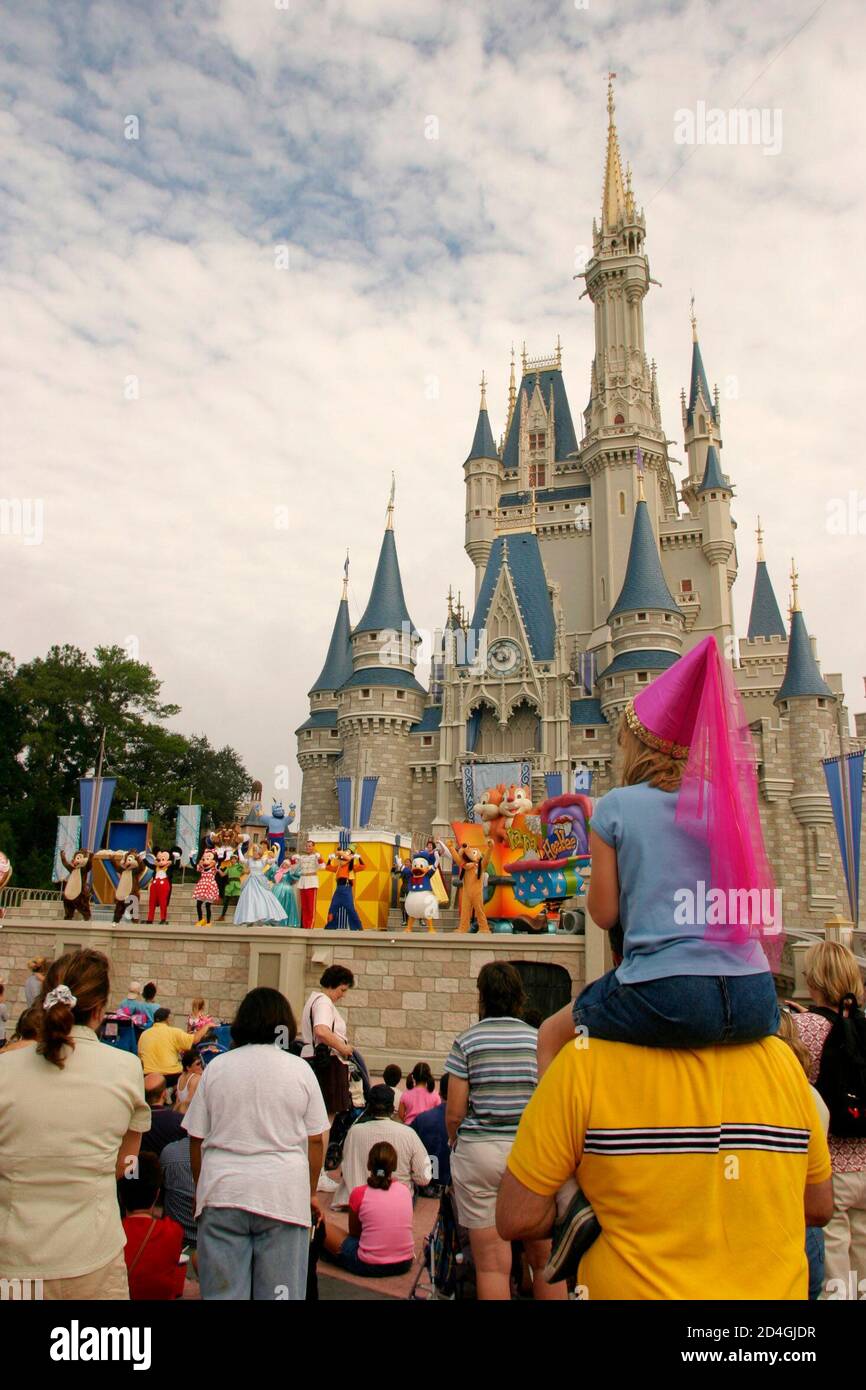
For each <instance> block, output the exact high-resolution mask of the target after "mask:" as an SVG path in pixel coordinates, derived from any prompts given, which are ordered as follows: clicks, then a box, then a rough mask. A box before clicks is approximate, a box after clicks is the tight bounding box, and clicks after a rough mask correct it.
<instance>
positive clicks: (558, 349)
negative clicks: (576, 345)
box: [556, 333, 562, 371]
mask: <svg viewBox="0 0 866 1390" xmlns="http://www.w3.org/2000/svg"><path fill="white" fill-rule="evenodd" d="M556 365H557V367H558V368H559V369H560V371H561V370H562V343H561V342H560V341H559V334H558V333H557V335H556Z"/></svg>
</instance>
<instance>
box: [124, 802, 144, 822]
mask: <svg viewBox="0 0 866 1390" xmlns="http://www.w3.org/2000/svg"><path fill="white" fill-rule="evenodd" d="M123 819H124V820H129V821H134V822H136V824H142V823H143V824H145V825H146V824H147V822H148V821H149V820H150V812H149V811H145V809H144V807H143V806H127V808H126V810H125V811H124V813H123Z"/></svg>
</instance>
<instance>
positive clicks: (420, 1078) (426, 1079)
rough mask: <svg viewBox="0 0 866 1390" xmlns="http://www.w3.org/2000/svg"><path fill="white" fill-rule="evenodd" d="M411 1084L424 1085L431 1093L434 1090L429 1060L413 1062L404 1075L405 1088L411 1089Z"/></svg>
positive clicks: (434, 1084)
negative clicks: (408, 1071)
mask: <svg viewBox="0 0 866 1390" xmlns="http://www.w3.org/2000/svg"><path fill="white" fill-rule="evenodd" d="M413 1086H426V1087H427V1090H428V1091H429V1092H430V1093H431V1095H432V1093H433V1092H434V1091H435V1090H436V1082H435V1081H434V1080H433V1073H432V1071H431V1070H430V1064H429V1062H416V1063H415V1065H414V1067H413V1068H412V1070H411V1072H410V1073H409V1075H408V1076H407V1077H406V1089H407V1090H409V1091H411V1090H412V1087H413Z"/></svg>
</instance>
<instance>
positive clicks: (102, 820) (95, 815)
mask: <svg viewBox="0 0 866 1390" xmlns="http://www.w3.org/2000/svg"><path fill="white" fill-rule="evenodd" d="M97 783H98V785H97ZM116 786H117V778H116V777H99V778H96V777H79V779H78V790H79V795H80V797H81V848H82V849H90V850H97V849H99V847H100V845H101V844H102V837H103V835H104V834H105V827H106V825H107V823H108V812H109V810H110V808H111V802H112V800H113V798H114V789H115V787H116Z"/></svg>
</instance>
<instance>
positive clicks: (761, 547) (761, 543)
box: [755, 517, 764, 562]
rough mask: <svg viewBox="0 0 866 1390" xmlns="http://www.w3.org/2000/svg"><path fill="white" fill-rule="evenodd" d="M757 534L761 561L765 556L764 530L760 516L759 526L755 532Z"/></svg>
mask: <svg viewBox="0 0 866 1390" xmlns="http://www.w3.org/2000/svg"><path fill="white" fill-rule="evenodd" d="M755 535H756V536H757V537H758V560H759V562H760V561H761V560H763V558H764V531H763V528H762V526H761V518H760V517H758V527H757V530H756V532H755Z"/></svg>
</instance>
